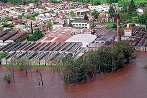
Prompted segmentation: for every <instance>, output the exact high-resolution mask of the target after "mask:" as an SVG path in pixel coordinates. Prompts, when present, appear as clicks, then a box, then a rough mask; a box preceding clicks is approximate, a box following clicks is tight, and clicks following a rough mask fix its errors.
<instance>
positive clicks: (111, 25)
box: [106, 22, 116, 29]
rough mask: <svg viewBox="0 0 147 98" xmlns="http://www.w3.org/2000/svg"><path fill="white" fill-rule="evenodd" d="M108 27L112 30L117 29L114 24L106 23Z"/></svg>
mask: <svg viewBox="0 0 147 98" xmlns="http://www.w3.org/2000/svg"><path fill="white" fill-rule="evenodd" d="M106 27H107V28H110V29H112V28H116V24H115V23H114V22H108V23H106Z"/></svg>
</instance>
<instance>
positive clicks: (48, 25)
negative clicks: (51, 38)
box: [47, 21, 53, 30]
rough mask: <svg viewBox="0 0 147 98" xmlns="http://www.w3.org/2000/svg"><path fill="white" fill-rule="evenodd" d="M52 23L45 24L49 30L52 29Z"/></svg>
mask: <svg viewBox="0 0 147 98" xmlns="http://www.w3.org/2000/svg"><path fill="white" fill-rule="evenodd" d="M52 26H53V23H52V22H51V21H48V22H47V27H48V28H49V30H51V29H52Z"/></svg>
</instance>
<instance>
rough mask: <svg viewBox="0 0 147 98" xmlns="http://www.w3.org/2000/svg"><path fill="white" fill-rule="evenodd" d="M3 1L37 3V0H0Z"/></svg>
mask: <svg viewBox="0 0 147 98" xmlns="http://www.w3.org/2000/svg"><path fill="white" fill-rule="evenodd" d="M0 1H1V2H4V3H12V4H27V3H38V2H39V0H0Z"/></svg>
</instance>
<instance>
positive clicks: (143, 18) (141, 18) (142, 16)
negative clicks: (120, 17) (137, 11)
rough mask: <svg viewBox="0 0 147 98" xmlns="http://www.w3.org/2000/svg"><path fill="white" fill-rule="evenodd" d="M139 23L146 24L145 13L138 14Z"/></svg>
mask: <svg viewBox="0 0 147 98" xmlns="http://www.w3.org/2000/svg"><path fill="white" fill-rule="evenodd" d="M138 21H139V23H140V24H144V25H146V26H147V13H145V14H143V15H141V16H139V20H138Z"/></svg>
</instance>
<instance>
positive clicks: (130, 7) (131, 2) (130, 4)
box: [128, 0, 136, 13]
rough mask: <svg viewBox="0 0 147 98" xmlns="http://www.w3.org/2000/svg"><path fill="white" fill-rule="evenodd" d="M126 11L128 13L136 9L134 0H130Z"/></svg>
mask: <svg viewBox="0 0 147 98" xmlns="http://www.w3.org/2000/svg"><path fill="white" fill-rule="evenodd" d="M128 11H129V13H132V12H134V11H136V5H135V2H134V0H131V1H130V3H129V6H128Z"/></svg>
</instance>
